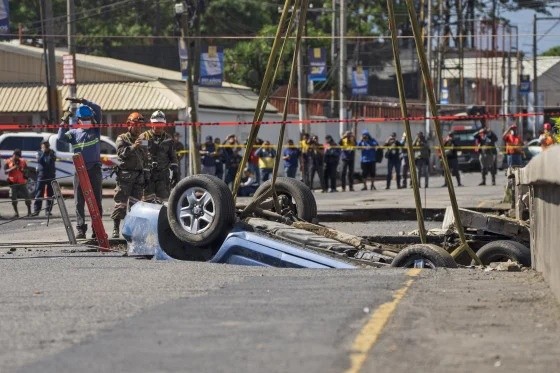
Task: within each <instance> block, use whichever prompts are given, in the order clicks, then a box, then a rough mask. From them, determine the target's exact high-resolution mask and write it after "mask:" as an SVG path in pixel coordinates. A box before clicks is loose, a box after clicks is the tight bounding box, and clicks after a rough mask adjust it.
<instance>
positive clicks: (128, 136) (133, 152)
mask: <svg viewBox="0 0 560 373" xmlns="http://www.w3.org/2000/svg"><path fill="white" fill-rule="evenodd" d="M126 123H127V124H128V132H126V133H123V134H122V135H119V136H118V137H117V141H116V144H117V155H118V157H119V161H120V162H121V163H120V165H119V166H118V171H117V187H116V188H115V197H114V199H115V209H114V210H113V213H112V214H111V219H113V236H112V237H113V238H119V233H120V232H119V229H120V227H119V226H120V222H121V220H122V219H124V217H125V215H126V211H127V209H128V200H129V198H130V199H131V201H130V204H131V205H133V204H134V203H136V201H138V200H140V199H141V198H142V193H143V191H144V185H145V181H146V180H149V179H150V170H149V168H148V162H149V158H148V149H147V148H146V147H145V146H142V140H140V139H139V138H138V136H139V135H140V133H141V126H142V125H143V123H144V117H143V116H142V114H140V113H137V112H134V113H132V114H130V115H129V116H128V119H127V120H126ZM144 141H146V140H144Z"/></svg>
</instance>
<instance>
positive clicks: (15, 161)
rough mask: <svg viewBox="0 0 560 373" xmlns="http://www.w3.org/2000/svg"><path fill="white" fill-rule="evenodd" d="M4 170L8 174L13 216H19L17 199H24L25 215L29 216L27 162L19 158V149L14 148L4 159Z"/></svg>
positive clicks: (29, 201)
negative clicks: (9, 155) (10, 155)
mask: <svg viewBox="0 0 560 373" xmlns="http://www.w3.org/2000/svg"><path fill="white" fill-rule="evenodd" d="M4 172H5V173H6V175H8V184H9V185H10V192H11V193H10V194H11V198H12V207H13V208H14V212H15V214H14V218H19V212H18V208H17V205H18V199H20V198H23V199H25V205H26V206H27V216H31V199H30V198H29V192H28V191H27V162H26V161H25V159H23V158H21V150H19V149H16V150H14V153H13V155H12V157H11V158H8V159H6V163H5V164H4Z"/></svg>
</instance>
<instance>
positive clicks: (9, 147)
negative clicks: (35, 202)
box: [0, 132, 118, 193]
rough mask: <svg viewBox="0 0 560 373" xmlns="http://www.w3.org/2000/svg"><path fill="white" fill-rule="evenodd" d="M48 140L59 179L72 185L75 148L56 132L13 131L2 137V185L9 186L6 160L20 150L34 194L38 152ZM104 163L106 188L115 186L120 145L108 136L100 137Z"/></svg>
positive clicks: (29, 188) (0, 178) (0, 177)
mask: <svg viewBox="0 0 560 373" xmlns="http://www.w3.org/2000/svg"><path fill="white" fill-rule="evenodd" d="M44 141H48V142H49V144H50V145H51V149H52V150H54V151H55V152H56V177H57V179H59V180H58V182H59V183H60V184H61V185H72V180H73V176H74V173H75V169H74V163H72V156H73V155H74V152H73V151H72V146H71V145H70V144H68V143H67V142H63V141H58V140H57V134H56V133H49V132H39V133H37V132H13V133H5V134H3V135H0V158H2V160H3V161H2V162H1V163H2V164H1V168H2V170H1V171H0V185H8V182H7V175H6V173H5V172H4V161H5V160H6V159H8V158H10V157H11V156H12V155H13V152H14V150H15V149H21V155H22V157H23V158H24V159H25V160H26V162H27V166H28V167H29V171H30V172H29V179H28V181H27V189H28V190H29V192H30V193H33V192H34V191H35V186H36V182H37V172H36V170H37V152H38V151H39V150H40V149H41V143H42V142H44ZM101 162H102V164H103V166H102V170H103V186H104V187H113V186H115V184H116V180H115V176H114V175H113V176H112V177H111V176H110V174H111V170H112V168H113V166H115V165H116V164H118V160H117V146H116V144H115V143H114V142H113V140H111V139H110V138H109V137H107V136H101Z"/></svg>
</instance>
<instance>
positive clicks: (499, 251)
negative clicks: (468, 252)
mask: <svg viewBox="0 0 560 373" xmlns="http://www.w3.org/2000/svg"><path fill="white" fill-rule="evenodd" d="M476 255H478V257H479V258H480V261H481V262H482V264H484V265H488V264H490V263H492V262H507V261H508V260H511V261H514V262H518V263H519V264H521V265H524V266H526V267H530V266H531V250H529V248H528V247H527V246H525V245H523V244H522V243H519V242H517V241H511V240H498V241H492V242H489V243H487V244H486V245H484V246H482V247H481V248H480V250H478V251H477V252H476Z"/></svg>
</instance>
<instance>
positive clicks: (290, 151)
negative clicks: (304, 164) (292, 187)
mask: <svg viewBox="0 0 560 373" xmlns="http://www.w3.org/2000/svg"><path fill="white" fill-rule="evenodd" d="M299 157H300V152H299V149H298V148H297V147H296V146H295V145H294V140H288V145H287V146H286V148H285V149H284V151H283V152H282V159H283V160H284V174H285V175H286V176H287V177H293V178H295V177H296V172H297V169H298V160H299Z"/></svg>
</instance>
